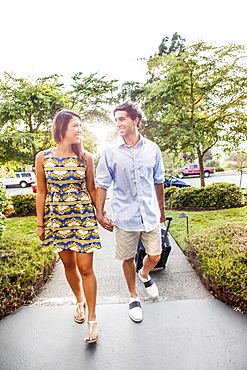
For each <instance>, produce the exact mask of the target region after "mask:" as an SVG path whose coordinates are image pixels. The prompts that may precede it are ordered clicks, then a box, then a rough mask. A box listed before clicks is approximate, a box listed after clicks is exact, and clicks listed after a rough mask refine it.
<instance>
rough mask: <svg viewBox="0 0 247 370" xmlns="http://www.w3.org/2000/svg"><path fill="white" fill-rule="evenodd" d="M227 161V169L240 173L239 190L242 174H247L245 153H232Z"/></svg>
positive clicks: (246, 155) (246, 156)
mask: <svg viewBox="0 0 247 370" xmlns="http://www.w3.org/2000/svg"><path fill="white" fill-rule="evenodd" d="M228 161H229V163H228V164H227V167H228V168H229V169H231V170H234V171H236V172H238V173H240V181H239V187H240V188H241V184H242V178H243V174H244V173H246V172H247V154H246V153H245V152H238V153H232V154H231V155H229V157H228Z"/></svg>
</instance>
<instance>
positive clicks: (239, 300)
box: [186, 223, 247, 313]
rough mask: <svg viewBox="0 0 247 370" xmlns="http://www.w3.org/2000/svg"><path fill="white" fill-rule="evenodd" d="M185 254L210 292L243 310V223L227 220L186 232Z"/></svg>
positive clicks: (246, 295) (246, 289) (246, 261)
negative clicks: (223, 222)
mask: <svg viewBox="0 0 247 370" xmlns="http://www.w3.org/2000/svg"><path fill="white" fill-rule="evenodd" d="M186 254H187V256H188V258H189V261H190V262H191V264H192V265H193V267H194V268H195V270H196V272H197V273H198V275H199V276H200V277H201V279H202V281H203V283H204V284H205V285H206V287H207V288H208V290H209V291H211V292H212V293H213V295H214V296H215V297H216V298H218V299H219V300H221V301H222V302H225V303H226V304H228V305H230V306H231V307H233V308H235V309H236V310H240V311H241V312H243V313H247V279H246V276H247V235H246V226H245V223H228V224H225V225H220V226H215V227H214V228H210V229H207V230H205V232H203V233H200V234H196V233H193V235H190V236H189V239H188V240H187V247H186Z"/></svg>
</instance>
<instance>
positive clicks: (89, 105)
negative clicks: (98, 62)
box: [68, 72, 117, 123]
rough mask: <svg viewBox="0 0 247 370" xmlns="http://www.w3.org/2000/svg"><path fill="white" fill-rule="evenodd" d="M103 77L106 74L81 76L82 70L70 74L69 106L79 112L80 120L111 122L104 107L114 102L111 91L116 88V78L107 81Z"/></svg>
mask: <svg viewBox="0 0 247 370" xmlns="http://www.w3.org/2000/svg"><path fill="white" fill-rule="evenodd" d="M105 78H106V76H103V77H100V78H98V77H96V73H92V74H91V75H89V76H83V73H82V72H78V73H74V75H73V76H72V81H73V82H72V85H71V88H70V89H69V91H68V97H69V101H70V102H69V106H70V108H71V109H74V110H76V111H78V112H79V113H80V115H81V117H82V120H84V121H87V122H94V123H95V122H97V123H102V122H103V123H111V120H110V118H109V114H108V111H107V110H106V109H105V108H104V107H105V106H106V105H109V104H112V103H113V102H115V98H114V96H113V93H114V91H116V90H117V86H115V83H116V82H117V80H110V81H107V80H106V79H105Z"/></svg>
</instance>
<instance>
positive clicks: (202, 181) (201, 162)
mask: <svg viewBox="0 0 247 370" xmlns="http://www.w3.org/2000/svg"><path fill="white" fill-rule="evenodd" d="M197 157H198V166H199V168H200V181H201V188H203V187H204V186H205V178H204V168H203V161H202V160H203V156H202V153H201V150H200V148H197Z"/></svg>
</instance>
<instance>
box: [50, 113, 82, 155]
mask: <svg viewBox="0 0 247 370" xmlns="http://www.w3.org/2000/svg"><path fill="white" fill-rule="evenodd" d="M73 117H77V118H79V120H80V121H81V117H80V116H79V114H77V113H75V112H73V111H71V110H67V109H63V110H61V111H60V112H58V113H57V114H56V115H55V117H54V119H53V123H52V137H53V140H54V141H55V143H56V144H59V143H61V141H62V140H63V138H64V137H65V132H66V131H67V128H68V124H69V121H70V120H71V118H73ZM72 150H73V152H74V153H75V154H76V155H77V157H78V158H79V159H80V160H82V161H84V160H85V152H84V149H83V145H82V141H81V142H80V143H79V144H72Z"/></svg>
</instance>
